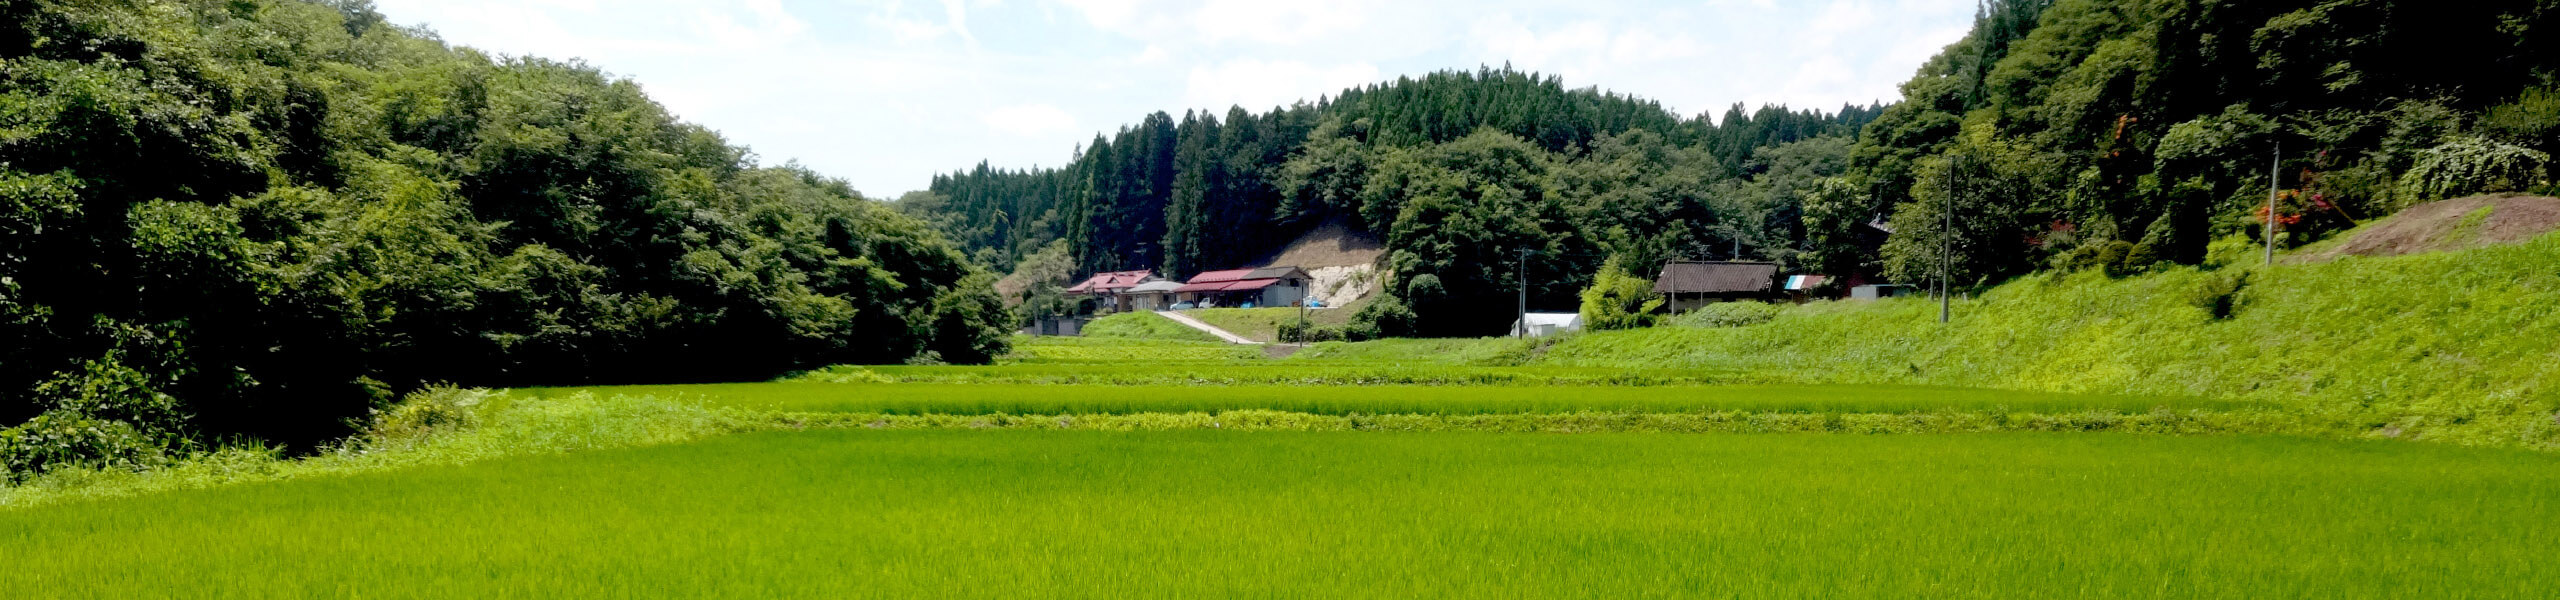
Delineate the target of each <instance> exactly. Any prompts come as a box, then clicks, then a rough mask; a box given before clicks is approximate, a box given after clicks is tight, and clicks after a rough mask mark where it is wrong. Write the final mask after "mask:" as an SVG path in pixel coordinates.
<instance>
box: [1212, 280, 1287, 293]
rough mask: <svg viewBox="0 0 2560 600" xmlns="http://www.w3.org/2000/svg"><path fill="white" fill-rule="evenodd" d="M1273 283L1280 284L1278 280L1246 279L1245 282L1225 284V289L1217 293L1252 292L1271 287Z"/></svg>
mask: <svg viewBox="0 0 2560 600" xmlns="http://www.w3.org/2000/svg"><path fill="white" fill-rule="evenodd" d="M1274 283H1280V280H1278V279H1247V280H1244V281H1238V282H1235V283H1230V284H1227V287H1226V288H1225V289H1221V290H1218V291H1221V292H1250V291H1254V290H1258V289H1262V288H1267V287H1271V284H1274Z"/></svg>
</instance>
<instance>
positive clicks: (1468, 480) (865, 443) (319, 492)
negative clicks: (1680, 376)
mask: <svg viewBox="0 0 2560 600" xmlns="http://www.w3.org/2000/svg"><path fill="white" fill-rule="evenodd" d="M2555 499H2560V457H2554V456H2553V455H2550V454H2543V453H2529V452H2521V451H2513V450H2488V449H2470V448H2456V447H2447V446H2430V445H2416V444H2401V443H2390V442H2355V441H2329V440H2306V439H2282V438H2250V437H2153V436H2121V435H2035V434H2012V435H1998V436H1793V435H1780V436H1664V435H1609V434H1601V435H1575V436H1518V435H1490V434H1427V435H1378V434H1339V433H1261V434H1235V433H1219V432H1205V431H1193V432H1157V433H1123V434H1108V433H1072V432H1016V431H996V432H972V431H929V432H875V431H813V432H800V433H766V434H753V435H741V436H730V437H725V438H721V439H715V440H707V441H703V442H699V443H692V444H685V445H679V446H665V447H657V448H645V449H630V450H612V451H601V452H591V453H584V454H579V455H573V456H552V457H532V458H518V459H510V460H502V461H494V462H486V463H481V464H476V465H471V466H465V467H454V468H431V469H421V470H415V471H410V472H404V473H398V474H373V475H362V476H355V477H325V478H309V479H303V480H298V481H290V482H284V483H280V484H275V485H265V486H242V487H232V488H228V489H220V490H207V491H201V492H193V493H185V494H168V495H159V496H151V497H142V498H127V499H120V500H109V501H101V502H92V503H82V504H75V505H64V506H52V507H46V508H42V509H37V510H29V511H9V512H0V532H5V533H0V553H6V554H7V555H8V556H10V557H12V558H11V565H10V568H9V569H8V570H6V571H5V572H0V589H9V590H13V591H15V592H16V593H18V594H21V595H25V596H29V597H133V596H163V595H169V594H179V595H186V596H200V597H275V596H343V595H364V596H368V597H386V598H403V597H454V596H466V597H467V596H524V595H534V596H629V595H682V596H689V597H773V596H889V597H962V596H965V597H1131V596H1150V597H1153V596H1163V597H1225V596H1257V597H1281V596H1326V597H1398V598H1408V597H1486V596H1505V597H1515V596H1516V597H1608V598H1623V597H1638V596H1662V595H1712V596H1718V597H1735V598H1759V597H1769V598H1778V597H1788V598H1793V597H1805V596H1824V597H1878V596H1887V597H1899V596H1912V595H1921V596H1931V597H1968V598H1969V597H2040V598H2196V597H2220V598H2253V597H2320V598H2399V597H2408V596H2409V595H2411V594H2421V595H2446V596H2464V597H2484V598H2488V597H2511V598H2547V597H2550V596H2551V595H2552V594H2553V593H2554V592H2555V591H2560V570H2553V569H2550V568H2548V567H2549V557H2551V556H2553V555H2555V554H2560V520H2554V519H2551V518H2550V516H2551V515H2553V514H2554V513H2555V511H2560V505H2555V502H2560V500H2555ZM679 516H680V517H679ZM1133 565H1143V568H1133Z"/></svg>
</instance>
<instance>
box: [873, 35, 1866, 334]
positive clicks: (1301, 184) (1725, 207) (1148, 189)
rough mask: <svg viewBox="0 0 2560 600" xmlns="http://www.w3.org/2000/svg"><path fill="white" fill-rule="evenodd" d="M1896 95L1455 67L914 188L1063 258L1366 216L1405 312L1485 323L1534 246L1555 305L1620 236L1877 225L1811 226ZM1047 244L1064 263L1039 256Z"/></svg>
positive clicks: (963, 228) (1720, 254) (1007, 263)
mask: <svg viewBox="0 0 2560 600" xmlns="http://www.w3.org/2000/svg"><path fill="white" fill-rule="evenodd" d="M1884 112H1885V108H1884V107H1883V106H1881V105H1876V106H1865V107H1859V106H1849V107H1843V108H1842V109H1840V110H1839V111H1837V112H1821V111H1796V110H1789V109H1786V108H1784V107H1763V108H1761V109H1759V110H1757V111H1749V112H1746V111H1745V110H1743V107H1741V106H1735V107H1733V108H1732V109H1730V110H1729V111H1727V112H1726V113H1725V114H1724V116H1723V118H1722V119H1720V120H1711V119H1706V118H1693V119H1683V118H1680V117H1676V116H1674V115H1673V114H1672V113H1670V112H1669V111H1667V110H1664V109H1663V108H1662V107H1661V106H1660V105H1659V104H1656V103H1653V102H1650V101H1645V100H1640V99H1636V98H1630V97H1626V96H1621V95H1616V94H1610V93H1605V92H1601V91H1599V90H1596V89H1567V88H1565V87H1564V85H1563V83H1562V81H1561V80H1559V79H1558V78H1555V77H1552V76H1540V75H1537V74H1532V73H1524V72H1520V71H1516V70H1512V69H1509V68H1507V67H1506V68H1501V69H1481V70H1478V71H1473V72H1466V71H1447V72H1440V73H1433V74H1430V75H1426V76H1423V77H1420V78H1405V79H1399V80H1397V81H1394V82H1390V83H1385V84H1380V85H1373V86H1367V87H1363V88H1358V89H1352V90H1346V91H1344V92H1343V93H1342V94H1340V95H1339V96H1335V97H1330V98H1324V99H1319V100H1317V101H1315V102H1311V103H1302V104H1299V105H1296V106H1290V107H1282V108H1275V109H1272V110H1270V111H1268V112H1263V113H1252V112H1248V111H1246V110H1244V109H1243V108H1240V107H1238V108H1230V109H1229V110H1228V111H1227V114H1226V115H1225V116H1224V118H1220V117H1219V116H1217V115H1214V114H1206V113H1201V112H1189V113H1185V114H1184V115H1182V116H1181V117H1180V118H1179V119H1177V118H1175V117H1173V116H1172V115H1170V114H1166V113H1156V114H1153V115H1148V116H1147V117H1146V118H1145V119H1144V120H1142V121H1141V122H1140V123H1139V124H1138V125H1136V126H1133V127H1126V128H1122V129H1120V130H1119V131H1117V132H1115V133H1113V134H1112V135H1107V136H1097V137H1095V138H1094V140H1093V141H1092V142H1091V143H1090V144H1088V145H1086V146H1084V147H1082V148H1080V149H1078V150H1077V153H1076V154H1075V157H1074V159H1073V160H1072V161H1070V162H1069V163H1068V164H1067V165H1066V166H1064V167H1060V168H1056V169H1037V170H1019V171H1017V170H997V169H990V168H988V167H987V166H986V165H984V164H981V165H979V166H978V167H977V168H975V169H973V170H970V171H966V172H960V173H952V174H948V175H942V176H937V177H935V178H934V181H933V185H932V188H931V189H930V190H928V191H924V192H918V193H911V194H908V195H907V196H906V197H904V198H901V199H900V200H899V202H897V204H898V206H899V208H901V209H902V210H905V211H907V212H909V213H910V214H914V215H918V216H920V217H922V218H924V219H926V220H929V221H931V222H933V223H935V224H936V225H937V226H939V227H940V228H942V229H943V231H945V232H946V233H948V234H949V235H951V236H952V237H953V238H954V239H955V240H957V241H959V242H960V243H962V244H964V245H966V246H968V247H970V248H971V249H972V252H973V256H974V257H975V259H976V260H977V261H978V262H980V263H982V264H985V265H987V266H988V267H990V268H992V269H995V270H999V271H1004V270H1016V271H1023V270H1037V271H1039V272H1041V273H1044V275H1043V277H1044V278H1047V279H1055V278H1060V277H1064V276H1066V275H1070V274H1073V273H1085V272H1094V271H1107V270H1118V269H1139V268H1150V269H1157V270H1159V271H1160V272H1162V273H1164V274H1167V275H1170V276H1176V277H1179V276H1182V275H1187V274H1190V273H1196V272H1200V271H1204V270H1215V269H1226V268H1235V267H1238V266H1245V265H1246V263H1248V262H1250V261H1253V260H1256V259H1258V258H1260V257H1263V256H1267V255H1268V254H1270V253H1271V252H1273V251H1275V250H1276V249H1277V248H1278V246H1280V245H1282V244H1285V243H1287V242H1288V241H1290V240H1292V239H1295V238H1296V237H1297V236H1298V235H1299V234H1301V233H1303V232H1304V231H1306V230H1307V229H1309V228H1312V227H1314V226H1316V225H1320V224H1324V223H1327V222H1346V223H1351V224H1354V225H1356V226H1358V227H1360V228H1362V229H1365V230H1367V231H1370V232H1374V233H1376V234H1378V235H1380V236H1381V237H1383V238H1385V239H1386V240H1387V241H1388V243H1389V246H1390V248H1391V249H1392V250H1393V252H1391V254H1390V257H1389V259H1388V260H1389V262H1390V263H1391V264H1390V267H1391V268H1393V269H1394V270H1395V271H1396V272H1397V273H1399V274H1401V275H1402V277H1401V278H1400V280H1399V282H1400V285H1398V286H1396V287H1395V288H1394V289H1395V290H1396V291H1397V292H1398V294H1396V295H1397V297H1398V298H1399V299H1401V300H1404V301H1406V302H1409V303H1411V304H1413V305H1415V307H1416V308H1419V309H1421V310H1420V312H1419V313H1418V314H1419V315H1420V317H1419V320H1418V321H1416V323H1417V324H1418V325H1421V326H1425V327H1433V326H1435V325H1437V327H1434V328H1432V329H1429V330H1413V331H1402V330H1399V331H1391V332H1389V333H1444V332H1445V333H1471V332H1479V331H1481V330H1484V329H1486V325H1485V323H1488V322H1491V321H1493V320H1496V319H1494V317H1496V316H1499V315H1501V314H1509V309H1508V308H1505V307H1507V306H1509V305H1508V304H1503V305H1500V306H1483V305H1484V304H1485V303H1480V302H1460V301H1459V300H1460V299H1464V298H1475V297H1484V295H1485V294H1506V295H1507V294H1509V293H1510V292H1509V290H1512V289H1514V287H1515V286H1514V285H1513V284H1512V283H1511V281H1512V280H1513V277H1514V274H1513V271H1514V270H1515V268H1514V265H1515V263H1517V262H1519V261H1518V256H1517V255H1518V254H1519V252H1520V251H1521V250H1523V249H1527V250H1531V251H1533V253H1532V254H1530V255H1529V258H1528V259H1527V263H1528V266H1527V269H1528V271H1529V273H1530V279H1532V280H1533V281H1535V282H1537V283H1536V285H1534V286H1533V289H1532V290H1531V293H1532V295H1533V296H1534V297H1535V298H1536V299H1537V300H1536V302H1539V303H1541V304H1543V305H1553V304H1558V303H1565V304H1570V303H1571V302H1573V298H1575V297H1576V295H1577V294H1578V293H1580V291H1581V289H1582V287H1583V285H1584V284H1586V283H1587V282H1588V281H1589V279H1590V274H1591V270H1592V269H1593V268H1594V267H1595V266H1596V265H1598V264H1599V261H1600V258H1603V257H1607V256H1613V255H1614V256H1620V257H1623V260H1625V261H1627V262H1628V264H1653V263H1655V262H1658V261H1659V260H1661V259H1665V258H1677V257H1695V258H1718V259H1723V258H1733V257H1735V256H1737V252H1739V253H1740V254H1739V256H1742V257H1745V258H1750V259H1766V260H1779V261H1784V262H1789V263H1803V262H1807V261H1817V260H1824V259H1823V258H1821V256H1822V255H1823V253H1824V252H1827V250H1824V249H1822V248H1820V247H1819V246H1818V244H1820V243H1830V242H1829V240H1832V239H1845V236H1854V235H1857V233H1856V232H1854V231H1852V232H1848V233H1846V234H1840V235H1833V236H1832V237H1828V238H1826V237H1823V235H1821V234H1818V233H1808V232H1807V231H1806V229H1805V228H1804V227H1803V226H1802V225H1799V223H1801V222H1802V221H1803V218H1802V214H1801V209H1800V206H1801V204H1802V203H1801V202H1800V201H1799V200H1797V197H1798V196H1800V195H1803V194H1805V193H1808V192H1810V191H1812V189H1811V188H1812V184H1814V183H1815V182H1817V181H1818V180H1819V179H1820V178H1824V177H1834V176H1839V175H1841V174H1843V172H1844V170H1845V169H1846V168H1847V167H1848V164H1849V150H1850V147H1851V144H1852V140H1853V139H1854V138H1855V136H1856V134H1857V132H1858V131H1859V129H1860V128H1861V127H1863V126H1864V125H1865V124H1866V123H1867V122H1869V121H1871V120H1873V119H1875V118H1877V116H1878V115H1880V114H1882V113H1884ZM1860 218H1861V219H1863V218H1864V217H1863V216H1862V217H1860ZM1861 222H1863V221H1861ZM1879 243H1880V241H1879ZM1044 251H1045V252H1044ZM1044 257H1056V260H1058V261H1064V265H1063V268H1062V265H1059V264H1056V263H1054V262H1053V261H1049V260H1033V259H1036V258H1044ZM1417 284H1418V285H1417ZM1461 313H1464V314H1461ZM1475 313H1484V314H1475ZM1507 322H1508V321H1502V322H1501V323H1494V324H1493V326H1494V327H1499V326H1500V325H1501V324H1502V323H1507Z"/></svg>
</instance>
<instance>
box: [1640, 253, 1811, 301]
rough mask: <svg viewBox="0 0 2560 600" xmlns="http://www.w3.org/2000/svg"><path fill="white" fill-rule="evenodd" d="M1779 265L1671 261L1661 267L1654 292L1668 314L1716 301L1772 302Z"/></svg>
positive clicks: (1655, 279) (1776, 296) (1775, 290)
mask: <svg viewBox="0 0 2560 600" xmlns="http://www.w3.org/2000/svg"><path fill="white" fill-rule="evenodd" d="M1777 286H1778V264H1777V263H1765V262H1674V263H1670V264H1666V265H1663V266H1662V276H1661V277H1657V278H1654V280H1653V293H1656V294H1661V295H1662V297H1663V299H1664V300H1666V302H1664V306H1666V307H1667V308H1669V309H1670V310H1671V312H1675V313H1679V312H1688V311H1691V310H1697V308H1698V307H1701V306H1706V305H1709V304H1714V303H1717V302H1731V301H1735V300H1775V299H1778V298H1780V297H1782V296H1781V295H1780V294H1779V293H1778V291H1777Z"/></svg>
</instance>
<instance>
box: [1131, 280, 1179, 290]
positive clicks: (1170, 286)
mask: <svg viewBox="0 0 2560 600" xmlns="http://www.w3.org/2000/svg"><path fill="white" fill-rule="evenodd" d="M1181 287H1182V282H1179V281H1173V280H1169V279H1158V280H1155V281H1149V282H1146V283H1141V284H1138V285H1136V286H1133V287H1130V288H1129V289H1126V290H1121V292H1122V293H1127V294H1146V293H1153V292H1170V291H1174V290H1177V289H1180V288H1181Z"/></svg>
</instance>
